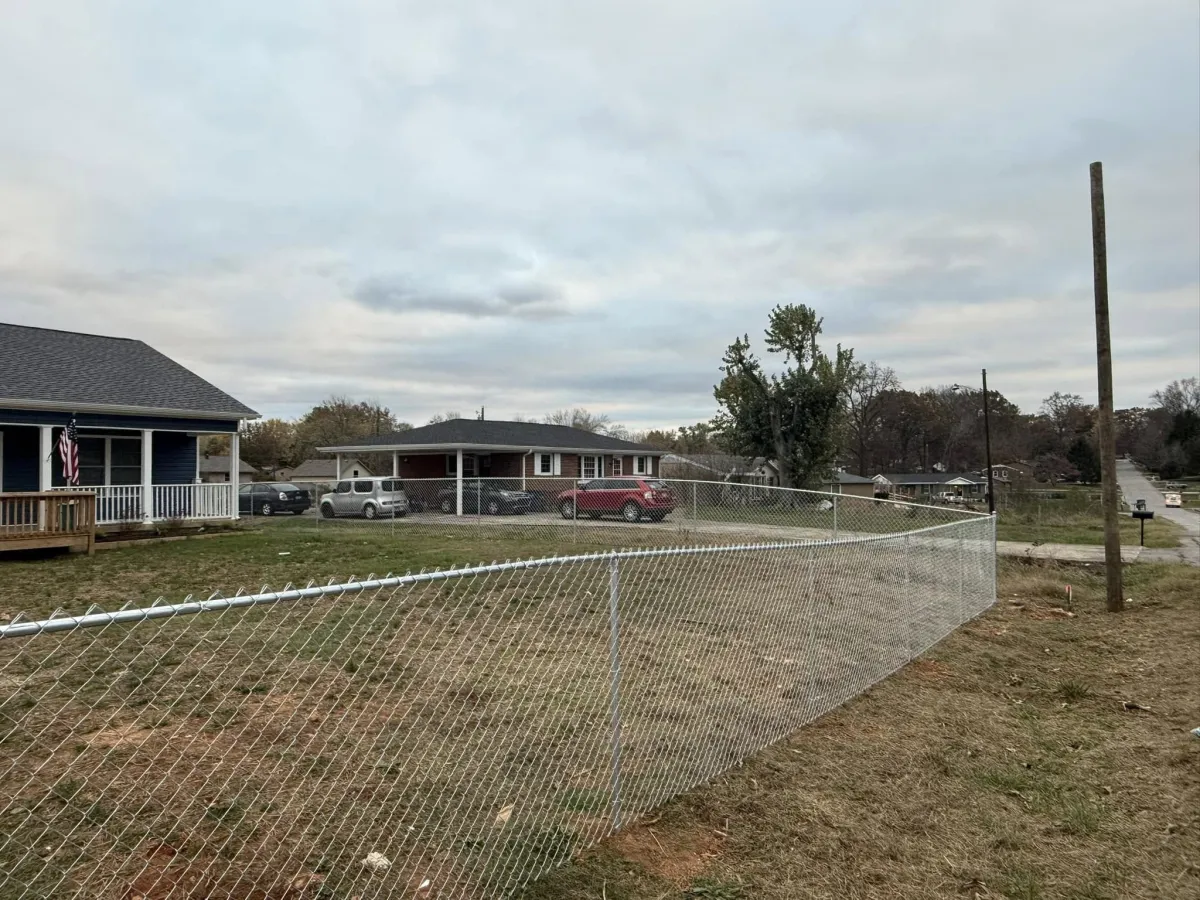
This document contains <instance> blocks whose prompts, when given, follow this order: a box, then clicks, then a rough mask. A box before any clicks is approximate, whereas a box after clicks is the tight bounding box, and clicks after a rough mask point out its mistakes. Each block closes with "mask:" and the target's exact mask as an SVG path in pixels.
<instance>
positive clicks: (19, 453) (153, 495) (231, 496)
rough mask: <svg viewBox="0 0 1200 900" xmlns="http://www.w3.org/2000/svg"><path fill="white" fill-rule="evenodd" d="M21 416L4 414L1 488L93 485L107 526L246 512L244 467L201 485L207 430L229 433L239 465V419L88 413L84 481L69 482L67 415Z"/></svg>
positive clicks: (99, 520) (98, 516) (81, 427)
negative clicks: (242, 506)
mask: <svg viewBox="0 0 1200 900" xmlns="http://www.w3.org/2000/svg"><path fill="white" fill-rule="evenodd" d="M17 418H18V417H17V416H15V415H10V416H7V417H5V416H3V415H0V494H16V493H25V492H32V491H39V492H47V491H54V492H57V491H86V492H88V493H91V494H93V495H94V496H95V513H94V515H95V524H96V525H97V526H99V527H101V528H103V527H105V526H110V527H111V526H134V525H152V524H154V523H156V522H164V521H181V520H205V519H236V518H237V517H238V507H237V489H238V475H237V472H236V471H235V472H232V473H231V480H230V482H229V483H216V484H213V483H201V480H200V471H199V459H200V455H199V452H198V450H199V441H200V439H201V438H202V437H203V436H204V435H207V434H226V435H228V436H229V438H230V442H231V444H232V453H231V454H230V459H231V461H233V462H232V464H233V465H236V464H237V462H236V461H237V460H238V449H239V448H238V435H237V432H236V431H235V430H230V428H231V426H232V427H233V428H236V423H223V422H222V423H219V425H218V423H199V422H198V423H189V422H186V421H185V422H178V421H169V420H162V421H157V422H155V421H138V422H131V421H128V419H126V418H125V417H117V416H112V417H97V416H83V415H80V416H78V417H77V436H78V454H79V483H78V485H68V484H67V482H66V479H65V478H64V477H63V471H62V461H61V458H60V456H59V452H58V441H59V438H60V436H61V434H62V430H63V428H64V427H65V424H66V421H62V422H61V423H59V422H45V421H42V422H36V423H30V422H28V421H13V420H14V419H17ZM20 418H21V419H26V420H27V419H28V418H29V416H28V414H26V415H22V416H20ZM55 418H59V419H64V420H65V417H63V416H57V417H55ZM139 418H141V417H139ZM97 419H106V420H107V421H97ZM85 423H86V424H85ZM134 425H138V426H141V427H132V426H134ZM154 425H159V426H161V427H157V428H156V427H153V426H154ZM189 425H190V426H192V427H191V428H189ZM206 425H207V427H205V426H206ZM193 428H194V429H195V430H192V429H193Z"/></svg>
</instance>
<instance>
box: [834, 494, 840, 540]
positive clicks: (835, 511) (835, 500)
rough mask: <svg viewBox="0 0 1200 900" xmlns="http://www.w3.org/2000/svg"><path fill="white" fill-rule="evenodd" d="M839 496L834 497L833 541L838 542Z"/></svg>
mask: <svg viewBox="0 0 1200 900" xmlns="http://www.w3.org/2000/svg"><path fill="white" fill-rule="evenodd" d="M838 499H839V498H838V495H837V494H834V495H833V539H834V540H835V541H836V540H837V536H838V526H837V511H838Z"/></svg>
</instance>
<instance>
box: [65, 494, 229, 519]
mask: <svg viewBox="0 0 1200 900" xmlns="http://www.w3.org/2000/svg"><path fill="white" fill-rule="evenodd" d="M237 489H238V486H237V485H236V484H156V485H154V486H153V488H152V494H153V496H152V498H151V499H152V500H153V501H154V505H153V507H152V513H153V519H154V521H156V522H161V521H163V520H165V519H232V518H233V513H234V510H235V509H236V506H235V505H234V504H236V503H237ZM54 490H60V491H65V490H84V491H91V492H93V493H94V494H95V495H96V524H97V525H119V524H121V523H127V522H141V521H144V519H145V513H146V508H145V504H144V503H143V498H142V486H141V485H140V484H119V485H118V484H114V485H103V486H98V487H84V488H65V487H60V488H54Z"/></svg>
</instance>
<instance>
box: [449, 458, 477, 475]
mask: <svg viewBox="0 0 1200 900" xmlns="http://www.w3.org/2000/svg"><path fill="white" fill-rule="evenodd" d="M446 474H447V475H449V476H450V477H452V478H453V477H456V476H457V475H458V454H457V453H447V454H446ZM474 477H475V455H474V454H473V453H464V454H463V478H474Z"/></svg>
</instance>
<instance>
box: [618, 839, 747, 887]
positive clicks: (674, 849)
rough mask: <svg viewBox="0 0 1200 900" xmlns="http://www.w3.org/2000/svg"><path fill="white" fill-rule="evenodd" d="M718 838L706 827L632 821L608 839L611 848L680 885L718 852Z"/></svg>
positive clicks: (693, 878)
mask: <svg viewBox="0 0 1200 900" xmlns="http://www.w3.org/2000/svg"><path fill="white" fill-rule="evenodd" d="M722 844H723V841H722V838H721V837H720V836H719V835H718V833H717V832H716V831H715V830H713V829H710V828H673V829H672V828H668V829H662V830H659V829H657V828H655V826H654V825H635V826H634V827H632V828H630V829H629V830H628V831H623V832H621V833H620V834H618V835H617V836H616V837H614V838H613V840H612V846H613V849H614V850H616V851H617V852H618V853H620V854H621V855H622V856H623V857H625V858H626V859H628V860H631V861H632V862H635V863H637V864H639V865H640V866H642V867H643V868H644V869H645V870H646V871H647V872H650V873H651V874H653V875H654V876H656V877H658V878H662V879H663V880H664V881H668V882H670V883H671V884H673V885H677V886H679V887H684V886H686V885H688V884H691V883H692V882H693V881H694V880H695V879H696V878H698V877H699V876H700V875H702V874H704V872H705V871H706V870H707V869H708V868H709V866H710V865H711V864H712V863H713V861H714V860H716V859H717V858H718V857H719V856H720V855H721V848H722Z"/></svg>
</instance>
